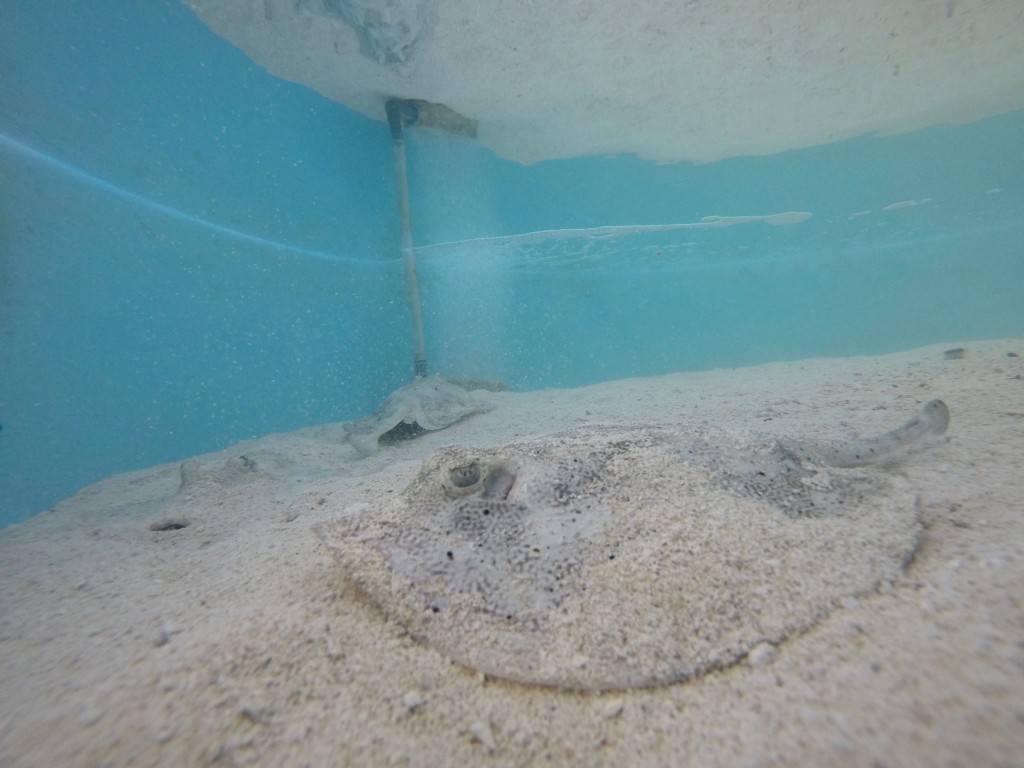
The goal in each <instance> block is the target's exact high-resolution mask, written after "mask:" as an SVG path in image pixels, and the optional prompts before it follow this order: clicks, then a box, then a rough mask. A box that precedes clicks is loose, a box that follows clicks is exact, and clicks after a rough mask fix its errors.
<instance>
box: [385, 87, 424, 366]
mask: <svg viewBox="0 0 1024 768" xmlns="http://www.w3.org/2000/svg"><path fill="white" fill-rule="evenodd" d="M385 110H386V111H387V115H388V125H389V126H390V127H391V146H392V148H393V149H394V150H395V184H396V186H397V188H398V216H399V218H400V219H401V224H402V260H403V261H404V262H405V282H406V285H407V287H408V289H409V314H410V316H411V317H412V339H413V346H414V357H413V369H414V371H415V373H416V376H417V377H419V378H422V377H424V376H426V375H427V347H426V341H425V339H424V336H423V308H422V307H421V305H420V281H419V278H418V277H417V276H416V253H415V251H414V250H413V245H412V216H411V214H410V212H409V175H408V172H407V171H406V167H405V135H404V133H403V125H404V123H406V122H409V123H414V122H415V121H416V116H417V109H416V106H415V105H414V104H411V103H409V102H407V101H402V100H400V99H388V103H387V104H386V105H385Z"/></svg>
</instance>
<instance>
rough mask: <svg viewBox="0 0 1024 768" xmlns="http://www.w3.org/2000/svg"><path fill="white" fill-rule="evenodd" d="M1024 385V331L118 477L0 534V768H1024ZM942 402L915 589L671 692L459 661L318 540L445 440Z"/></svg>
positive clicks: (668, 384) (618, 388) (325, 432)
mask: <svg viewBox="0 0 1024 768" xmlns="http://www.w3.org/2000/svg"><path fill="white" fill-rule="evenodd" d="M953 346H963V347H965V348H966V353H965V355H964V356H963V358H962V359H949V358H948V357H947V356H946V355H944V354H943V353H944V351H945V350H946V349H948V348H950V347H953ZM1017 355H1022V357H1018V356H1017ZM1022 376H1024V340H1004V341H997V342H978V343H968V344H947V345H941V346H933V347H926V348H923V349H918V350H913V351H911V352H906V353H900V354H895V355H888V356H884V357H865V358H848V359H826V360H806V361H799V362H794V363H784V364H772V365H766V366H760V367H756V368H748V369H740V370H728V371H711V372H703V373H692V374H678V375H670V376H662V377H656V378H648V379H632V380H627V381H616V382H610V383H606V384H600V385H595V386H592V387H586V388H583V389H578V390H571V391H569V390H560V391H541V392H530V393H525V394H519V393H498V394H494V395H493V397H494V398H495V401H496V402H497V405H498V407H497V408H496V409H495V410H494V411H492V412H491V413H488V414H484V415H480V416H475V417H472V418H471V419H469V420H467V421H465V422H463V423H461V424H458V425H456V426H454V427H452V428H449V429H447V430H444V431H442V432H439V433H435V434H430V435H427V436H424V437H422V438H420V439H418V440H416V441H413V442H411V443H407V444H405V445H402V446H401V447H399V448H392V449H388V450H385V451H383V452H381V453H380V454H378V455H376V456H373V457H371V458H368V459H363V460H361V461H356V460H354V456H353V453H352V450H351V449H350V448H349V447H348V446H347V445H346V444H344V443H343V442H342V441H341V440H340V437H341V436H343V435H344V428H343V427H342V426H341V425H328V426H324V427H320V428H316V429H310V430H304V431H302V432H297V433H293V434H289V435H275V436H270V437H267V438H264V439H261V440H257V441H252V442H249V443H245V444H242V445H240V446H236V447H234V448H232V449H230V450H228V451H223V452H221V453H219V454H213V455H210V456H204V457H199V458H197V459H195V460H191V462H190V463H187V465H186V466H185V467H184V469H183V468H182V466H181V465H179V464H173V465H165V466H161V467H155V468H152V469H148V470H143V471H140V472H134V473H130V474H124V475H118V476H115V477H111V478H109V479H107V480H104V481H102V482H100V483H97V484H96V485H93V486H91V487H89V488H86V489H85V490H83V491H82V492H80V493H79V494H77V495H76V496H74V497H72V498H71V499H68V500H67V501H65V502H62V503H61V504H59V505H58V506H57V507H56V508H55V509H53V510H51V511H49V512H46V513H43V514H41V515H38V516H36V517H34V518H32V519H30V520H28V521H27V522H25V523H23V524H21V525H18V526H15V527H12V528H9V529H6V530H3V531H0V764H2V765H4V766H42V765H47V766H56V765H103V766H144V765H145V766H148V765H207V764H214V763H216V764H217V765H250V764H251V765H273V766H283V765H288V766H302V765H314V766H320V765H323V766H327V765H527V764H529V765H547V764H550V765H565V764H570V763H571V764H574V765H615V766H621V765H630V766H637V765H700V766H714V765H729V766H736V765H865V766H896V765H901V766H908V765H929V766H940V765H949V766H954V765H963V766H974V765H1000V766H1011V765H1024V514H1022V513H1024V478H1022V471H1021V466H1022V464H1021V460H1020V456H1021V453H1022V449H1024V380H1022ZM935 397H940V398H942V399H944V400H945V401H946V402H947V403H948V404H949V406H950V409H951V410H952V413H953V421H952V425H951V427H950V430H949V433H948V439H946V440H944V441H942V442H940V443H939V444H937V445H935V446H933V447H932V448H931V449H930V450H929V451H928V452H927V454H926V455H923V456H921V457H919V458H917V459H916V460H915V461H912V462H908V463H907V464H906V465H905V466H903V467H901V468H900V470H899V471H900V472H901V473H902V474H903V475H904V476H905V478H906V480H907V482H909V483H912V484H913V485H914V487H915V488H916V489H917V493H918V494H919V498H920V505H921V513H922V516H923V518H924V522H925V526H926V529H925V535H924V541H923V544H922V545H921V547H920V549H919V551H918V552H917V555H916V557H915V559H914V561H913V562H912V563H911V565H910V566H909V569H908V570H907V572H906V573H905V574H904V575H903V576H902V577H900V578H898V579H897V580H896V581H895V582H892V583H886V584H884V585H883V587H882V588H881V589H879V590H878V591H877V592H876V593H874V594H870V595H867V596H862V597H860V598H858V599H847V600H844V601H843V602H842V604H841V605H840V606H839V607H838V608H837V609H836V610H835V611H834V612H833V613H832V614H831V615H829V616H828V617H827V618H825V619H824V620H823V621H821V622H820V623H819V624H817V625H816V626H814V627H813V628H812V629H810V630H809V631H807V632H805V633H803V634H802V635H800V636H798V637H794V638H791V639H789V640H788V641H786V642H784V643H782V644H781V645H779V646H778V647H777V648H774V649H772V648H768V649H763V648H762V649H759V651H758V653H757V654H756V655H752V656H751V657H748V658H747V659H745V660H743V661H741V662H740V663H738V664H736V665H734V666H732V667H730V668H728V669H724V670H720V671H717V672H713V673H710V674H707V675H705V676H703V677H700V678H698V679H695V680H691V681H689V682H686V683H680V684H677V685H671V686H666V687H661V688H655V689H646V690H635V691H626V692H616V693H606V694H585V693H566V692H561V691H558V690H554V689H545V688H540V687H530V686H522V685H517V684H514V683H509V682H504V681H500V680H495V679H492V678H488V677H486V676H484V675H480V674H477V673H474V672H472V671H468V670H466V669H464V668H462V667H460V666H458V665H456V664H454V663H452V662H451V661H449V660H448V659H447V658H445V657H444V656H442V655H440V654H439V653H437V652H436V651H434V650H432V649H431V648H428V647H425V646H423V645H421V644H419V643H417V642H416V641H415V640H413V639H412V638H411V637H409V636H408V634H407V633H406V632H405V631H403V629H402V628H401V627H400V626H399V625H397V624H395V623H393V622H391V621H389V620H387V619H385V618H384V617H382V615H381V614H380V613H379V612H378V611H377V610H376V609H374V608H373V606H371V605H369V604H367V603H366V602H365V601H364V600H361V599H360V598H359V596H358V595H357V594H354V593H353V590H352V589H351V588H350V587H348V586H346V584H345V581H344V579H343V578H342V573H341V572H340V569H339V566H338V565H337V561H336V560H335V558H333V557H332V556H331V554H330V553H329V551H328V550H327V548H326V547H325V546H324V545H323V544H322V543H321V542H320V541H319V540H318V539H317V537H316V536H315V535H314V534H313V532H312V530H311V528H312V526H313V525H314V524H316V523H318V522H323V521H328V520H331V519H333V518H335V517H337V516H339V515H342V514H344V513H345V512H346V511H348V512H351V511H352V510H353V509H365V508H366V507H365V505H373V504H374V503H375V502H377V501H378V500H380V499H381V498H383V497H386V496H387V495H388V494H392V493H395V492H396V491H397V490H398V489H401V488H403V487H404V486H405V485H406V484H407V483H408V482H409V480H410V479H411V478H412V477H413V476H414V475H415V473H416V471H417V469H418V467H419V465H420V462H421V461H422V459H423V458H424V457H425V456H426V455H428V454H429V453H430V452H432V451H433V450H434V449H436V448H437V447H438V446H440V445H443V444H446V443H453V442H458V443H473V444H479V445H492V444H501V443H503V442H507V441H510V440H513V439H522V438H526V437H531V436H536V435H541V434H546V433H550V432H553V431H556V430H559V429H565V428H569V427H579V426H581V425H585V424H599V423H604V424H607V423H617V424H625V423H634V424H658V425H662V426H665V425H687V424H694V423H697V422H706V423H713V424H718V425H721V426H723V427H730V426H732V427H736V428H750V427H756V428H757V429H759V430H762V431H777V432H779V433H783V434H792V435H808V434H812V435H813V434H821V435H825V436H842V435H848V434H853V433H858V432H859V433H865V434H867V433H873V432H881V431H884V430H886V429H889V428H891V427H892V426H894V425H896V424H899V423H901V422H902V420H903V419H904V418H905V417H906V416H909V415H911V414H913V413H915V412H916V411H917V410H918V409H919V408H920V407H921V405H922V404H923V403H924V402H925V401H927V400H929V399H931V398H935ZM243 456H244V457H246V458H245V459H244V460H243V459H242V458H241V457H243ZM247 462H255V467H256V469H257V470H258V471H256V472H251V471H245V470H246V467H247ZM183 476H184V477H186V479H187V480H188V482H187V483H186V484H185V486H184V488H183V489H182V490H180V491H179V487H180V486H181V485H182V477H183ZM182 526H183V527H182ZM154 528H166V530H153V529H154ZM821 567H822V569H827V568H829V563H822V564H821Z"/></svg>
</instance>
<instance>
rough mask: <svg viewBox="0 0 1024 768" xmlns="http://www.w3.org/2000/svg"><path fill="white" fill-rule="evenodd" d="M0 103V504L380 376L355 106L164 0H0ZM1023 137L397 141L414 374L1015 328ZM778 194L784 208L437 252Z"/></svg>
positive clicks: (335, 401) (516, 379) (379, 280)
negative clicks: (808, 144)
mask: <svg viewBox="0 0 1024 768" xmlns="http://www.w3.org/2000/svg"><path fill="white" fill-rule="evenodd" d="M0 104H3V107H4V108H3V110H2V111H0V174H2V177H0V425H2V429H0V524H2V523H8V522H12V521H14V520H17V519H20V518H22V517H24V516H26V515H28V514H31V513H33V512H36V511H39V510H41V509H43V508H45V507H46V506H47V505H49V504H52V503H53V502H54V501H56V500H57V499H59V498H61V497H63V496H66V495H68V494H70V493H72V492H74V491H75V490H76V489H77V488H79V487H81V486H82V485H84V484H87V483H89V482H92V481H95V480H98V479H100V478H102V477H103V476H105V475H107V474H110V473H112V472H118V471H125V470H130V469H135V468H140V467H143V466H147V465H151V464H154V463H158V462H163V461H170V460H175V459H179V458H183V457H186V456H189V455H193V454H196V453H200V452H205V451H210V450H214V449H217V448H221V447H224V446H226V445H229V444H231V443H233V442H235V441H237V440H240V439H244V438H248V437H252V436H258V435H262V434H266V433H268V432H274V431H284V430H290V429H294V428H297V427H300V426H303V425H307V424H314V423H319V422H325V421H334V420H339V419H348V418H354V417H356V416H360V415H363V414H366V413H369V412H371V411H373V410H374V409H375V408H376V407H377V405H378V404H379V402H380V400H381V399H382V398H383V397H384V396H385V395H386V394H387V393H388V392H390V391H392V390H393V389H395V388H397V387H398V386H401V385H402V384H403V383H405V382H406V381H408V379H409V378H410V374H411V342H410V339H409V319H408V316H407V312H406V298H405V296H406V294H405V284H404V275H403V272H402V265H401V261H400V260H399V259H397V258H396V256H397V253H398V237H397V221H396V219H397V216H396V213H395V200H394V191H393V190H394V180H393V167H392V158H391V147H390V142H389V136H388V131H387V129H386V127H385V126H384V125H382V124H381V123H375V122H373V121H369V120H367V119H365V118H363V117H361V116H359V115H356V114H354V113H352V112H350V111H348V110H346V109H344V108H343V107H341V106H339V105H336V104H333V103H331V102H328V101H326V100H324V99H322V98H320V97H319V96H317V95H316V94H315V93H313V92H311V91H309V90H307V89H305V88H302V87H300V86H297V85H294V84H290V83H286V82H283V81H280V80H277V79H275V78H273V77H271V76H269V75H268V74H266V73H265V72H264V71H263V70H261V69H260V68H259V67H257V66H256V65H254V64H252V63H251V62H250V61H249V60H248V59H246V58H245V57H244V56H243V55H242V54H241V53H240V52H238V51H237V50H236V49H234V48H233V47H232V46H231V45H230V44H229V43H227V42H225V41H224V40H222V39H220V38H218V37H216V36H215V35H213V34H212V33H211V32H209V31H208V30H207V29H206V28H205V27H204V26H203V25H202V24H201V23H199V22H198V21H197V20H196V19H195V18H194V17H192V15H191V14H190V12H189V11H188V10H187V9H185V8H184V7H183V6H182V5H180V4H179V3H178V2H177V1H176V0H152V2H146V3H142V2H124V0H93V2H74V1H73V0H12V1H11V2H8V3H7V4H6V6H5V16H4V24H3V25H2V26H0ZM1022 146H1024V115H1022V114H1015V115H1007V116H1003V117H999V118H993V119H991V120H986V121H982V122H979V123H976V124H973V125H968V126H939V127H935V128H932V129H929V130H926V131H922V132H918V133H915V134H911V135H908V136H898V137H890V138H873V137H868V138H862V139H857V140H854V141H849V142H843V143H841V144H836V145H830V146H825V147H819V148H812V149H809V150H804V151H799V152H789V153H783V154H779V155H776V156H772V157H766V158H746V159H735V160H728V161H723V162H720V163H714V164H710V165H706V166H693V165H689V164H685V163H684V164H676V165H656V164H652V163H647V162H643V161H639V160H637V159H635V158H629V157H605V158H582V159H577V160H571V161H553V162H545V163H539V164H536V165H532V166H519V165H516V164H514V163H511V162H508V161H505V160H502V159H500V158H498V157H495V156H494V155H493V154H492V153H490V152H488V151H487V150H485V149H482V148H481V147H479V146H478V145H476V144H475V143H473V142H470V141H467V140H464V139H459V138H453V137H447V136H437V135H432V134H429V133H416V132H412V133H410V135H409V151H410V162H409V167H410V173H411V184H412V208H413V217H414V229H415V237H416V241H417V243H418V244H420V245H423V246H425V247H424V248H423V249H421V250H420V251H419V252H418V258H419V264H420V276H421V282H422V297H423V303H424V310H425V321H426V330H427V341H428V358H429V361H430V364H431V368H432V370H436V371H441V372H444V373H447V374H450V375H468V376H486V377H491V378H499V379H503V380H505V381H506V382H507V383H508V384H509V385H510V386H511V387H512V388H515V389H527V388H539V387H546V386H563V385H578V384H585V383H589V382H594V381H599V380H602V379H610V378H618V377H623V376H636V375H650V374H656V373H663V372H668V371H676V370H687V369H699V368H712V367H724V366H736V365H745V364H752V363H758V362H763V361H767V360H780V359H794V358H801V357H808V356H817V355H850V354H863V353H882V352H887V351H894V350H897V349H903V348H907V347H912V346H915V345H919V344H925V343H931V342H938V341H953V340H958V339H962V340H968V339H972V338H994V337H998V336H1010V335H1021V334H1024V311H1022V309H1021V304H1020V298H1019V297H1020V293H1021V287H1022V286H1024V259H1021V258H1020V244H1021V242H1024V237H1022V235H1024V182H1022V181H1021V180H1022V179H1024V155H1022V153H1021V147H1022ZM910 202H913V204H912V205H911V204H909V203H910ZM894 203H896V204H897V205H895V206H894V207H893V206H892V204H894ZM901 203H906V204H901ZM887 208H888V209H887ZM784 211H806V212H809V213H811V214H813V215H812V217H811V218H810V219H809V220H807V221H804V222H802V223H799V224H793V225H790V226H780V227H774V226H770V225H767V224H764V223H758V222H751V223H746V224H742V225H738V226H733V227H726V228H704V229H700V228H698V229H684V230H679V231H677V232H674V233H658V234H653V235H652V234H650V233H643V232H637V233H634V234H631V235H625V236H622V237H617V238H601V237H594V236H588V235H585V234H584V235H576V236H572V237H561V236H559V237H553V236H547V237H541V238H537V239H534V240H523V239H513V240H508V241H495V240H485V241H483V242H470V243H466V242H464V241H466V240H468V239H472V238H493V237H495V236H502V235H519V234H522V233H526V232H534V231H538V230H566V229H575V228H587V227H606V226H610V225H621V226H632V225H645V224H664V223H673V222H679V223H683V222H690V223H694V222H699V221H700V220H701V219H702V218H704V217H709V216H743V215H748V216H749V215H768V214H775V213H780V212H784ZM563 234H564V233H563ZM453 241H460V244H458V245H446V243H451V242H453Z"/></svg>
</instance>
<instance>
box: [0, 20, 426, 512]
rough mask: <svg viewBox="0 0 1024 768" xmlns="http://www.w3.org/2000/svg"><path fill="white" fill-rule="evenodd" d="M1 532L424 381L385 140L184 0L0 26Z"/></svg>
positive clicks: (350, 411) (356, 409)
mask: <svg viewBox="0 0 1024 768" xmlns="http://www.w3.org/2000/svg"><path fill="white" fill-rule="evenodd" d="M0 104H3V105H4V106H3V109H2V110H0V175H2V181H0V425H2V429H0V524H2V523H6V522H11V521H14V520H16V519H19V518H21V517H23V516H25V515H27V514H30V513H33V512H36V511H39V510H41V509H43V508H45V507H46V506H47V505H49V504H52V503H53V502H54V501H56V500H57V499H59V498H61V497H63V496H66V495H68V494H70V493H72V492H74V491H75V490H77V489H78V488H79V487H81V486H82V485H84V484H87V483H89V482H93V481H95V480H97V479H100V478H101V477H104V476H105V475H107V474H110V473H112V472H116V471H124V470H128V469H134V468H138V467H143V466H147V465H150V464H154V463H157V462H163V461H170V460H174V459H178V458H181V457H185V456H189V455H193V454H195V453H198V452H204V451H209V450H212V449H217V448H220V447H223V446H226V445H228V444H230V443H232V442H235V441H237V440H240V439H244V438H248V437H252V436H257V435H262V434H265V433H268V432H274V431H282V430H290V429H294V428H297V427H300V426H303V425H308V424H314V423H319V422H324V421H333V420H339V419H346V418H353V417H356V416H359V415H362V414H365V413H367V412H370V411H372V410H373V409H374V408H376V406H377V404H378V403H379V401H380V399H381V398H382V397H383V396H384V395H385V394H386V393H387V392H388V391H390V390H392V389H394V388H395V387H397V386H400V385H401V384H402V383H404V382H405V381H406V380H407V379H408V378H410V376H411V356H412V355H411V351H410V342H409V339H408V330H407V329H408V318H407V315H406V314H405V306H404V300H403V299H404V290H405V289H404V283H403V276H402V272H401V266H400V263H399V262H397V261H396V260H395V255H396V253H397V248H398V245H397V236H396V235H395V229H396V227H395V218H396V215H395V203H394V192H393V188H394V183H393V169H392V168H393V167H392V158H391V147H390V140H389V137H388V134H387V130H386V129H385V128H384V127H383V126H382V125H381V124H380V123H374V122H372V121H369V120H367V119H365V118H363V117H361V116H358V115H355V114H353V113H352V112H350V111H348V110H346V109H344V108H343V107H341V106H339V105H337V104H334V103H331V102H329V101H327V100H325V99H323V98H321V97H319V96H317V95H316V94H315V93H313V92H312V91H309V90H308V89H305V88H302V87H300V86H297V85H294V84H290V83H285V82H282V81H279V80H277V79H275V78H272V77H270V76H269V75H267V74H266V73H265V72H264V71H263V70H261V69H260V68H259V67H257V66H256V65H254V64H252V63H251V62H250V61H249V60H248V59H247V58H246V57H244V56H243V55H242V54H241V53H240V52H238V51H237V50H236V49H234V48H233V47H232V46H230V45H229V44H227V43H226V42H224V41H223V40H221V39H220V38H217V37H216V36H214V35H213V34H212V33H211V32H209V31H208V30H207V29H206V28H205V27H204V26H203V25H202V24H201V23H200V22H199V21H198V20H196V19H195V17H194V16H192V14H191V13H190V12H189V11H188V10H187V9H186V8H184V7H183V6H182V5H181V4H179V3H178V2H167V1H165V2H159V1H158V2H146V3H141V2H124V1H123V0H92V1H91V2H71V1H70V0H15V1H14V2H13V3H7V4H6V5H5V11H4V23H3V25H0Z"/></svg>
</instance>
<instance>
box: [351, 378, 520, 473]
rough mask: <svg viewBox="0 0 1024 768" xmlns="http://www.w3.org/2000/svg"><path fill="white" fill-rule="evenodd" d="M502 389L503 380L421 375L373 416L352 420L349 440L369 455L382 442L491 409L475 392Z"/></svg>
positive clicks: (432, 429)
mask: <svg viewBox="0 0 1024 768" xmlns="http://www.w3.org/2000/svg"><path fill="white" fill-rule="evenodd" d="M501 389H504V386H503V385H502V384H501V383H500V382H489V381H478V380H468V379H467V380H451V379H446V378H444V377H443V376H441V375H440V374H435V375H434V376H430V377H424V378H418V379H416V380H415V381H414V382H413V383H412V384H408V385H406V386H404V387H402V388H401V389H399V390H396V391H395V392H393V393H392V394H391V395H390V396H389V397H388V398H387V399H386V400H385V401H384V404H383V405H382V406H381V407H380V409H379V410H378V411H377V413H375V414H374V415H373V416H370V417H369V418H366V419H361V420H359V421H356V422H353V423H352V425H351V426H350V428H349V431H348V441H349V443H350V444H351V445H352V447H354V448H355V449H356V450H357V451H358V452H359V454H360V455H362V456H370V455H372V454H374V453H375V452H376V451H377V449H378V447H379V446H382V445H394V444H395V443H398V442H401V441H403V440H411V439H413V438H416V437H419V436H420V435H423V434H425V433H427V432H435V431H437V430H439V429H445V428H446V427H450V426H451V425H452V424H455V423H456V422H458V421H461V420H462V419H465V418H467V417H469V416H473V415H475V414H478V413H486V412H487V411H490V410H491V409H492V408H493V407H494V406H493V405H491V404H490V403H488V402H486V401H485V400H482V399H481V398H480V397H478V396H477V395H474V394H473V392H475V391H477V390H490V391H498V390H501Z"/></svg>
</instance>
